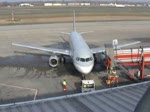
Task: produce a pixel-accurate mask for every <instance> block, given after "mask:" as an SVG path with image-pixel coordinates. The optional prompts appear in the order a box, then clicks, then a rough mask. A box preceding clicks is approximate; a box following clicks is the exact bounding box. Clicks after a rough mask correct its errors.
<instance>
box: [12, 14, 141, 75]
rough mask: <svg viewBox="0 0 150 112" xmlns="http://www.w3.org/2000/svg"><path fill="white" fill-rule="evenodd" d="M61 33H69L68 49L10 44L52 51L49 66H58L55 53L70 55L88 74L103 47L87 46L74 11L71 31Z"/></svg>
mask: <svg viewBox="0 0 150 112" xmlns="http://www.w3.org/2000/svg"><path fill="white" fill-rule="evenodd" d="M62 33H64V34H67V35H70V40H69V44H70V50H67V49H58V48H47V47H39V46H31V45H23V44H17V43H12V45H15V46H20V47H25V48H30V49H36V50H41V51H46V52H51V53H53V55H51V56H50V58H49V65H50V66H51V67H56V66H58V63H59V60H61V59H59V57H58V56H57V55H56V54H61V55H68V56H70V57H71V59H72V61H73V65H74V66H75V68H76V69H77V70H78V71H79V72H80V73H81V74H83V75H85V74H89V73H90V72H91V71H92V69H93V66H94V59H95V57H94V54H96V53H100V52H104V51H105V48H104V47H98V48H91V49H90V48H89V46H88V45H87V43H86V42H85V40H84V39H83V37H82V34H85V33H88V32H81V33H78V32H77V31H76V27H75V13H74V16H73V31H72V32H71V33H65V32H62ZM138 43H140V41H137V42H133V43H128V44H123V45H118V46H117V48H118V49H119V48H121V47H125V46H129V45H134V44H138Z"/></svg>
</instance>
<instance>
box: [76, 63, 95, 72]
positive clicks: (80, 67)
mask: <svg viewBox="0 0 150 112" xmlns="http://www.w3.org/2000/svg"><path fill="white" fill-rule="evenodd" d="M93 66H94V65H93V64H92V65H90V66H86V67H83V66H79V65H77V66H76V68H77V70H78V71H79V72H81V73H82V74H89V73H90V72H91V71H92V69H93Z"/></svg>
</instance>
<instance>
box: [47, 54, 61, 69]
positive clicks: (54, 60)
mask: <svg viewBox="0 0 150 112" xmlns="http://www.w3.org/2000/svg"><path fill="white" fill-rule="evenodd" d="M58 64H59V58H58V56H56V55H53V56H50V58H49V65H50V66H51V67H57V66H58Z"/></svg>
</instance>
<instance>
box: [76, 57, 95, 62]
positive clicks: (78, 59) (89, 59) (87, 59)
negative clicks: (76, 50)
mask: <svg viewBox="0 0 150 112" xmlns="http://www.w3.org/2000/svg"><path fill="white" fill-rule="evenodd" d="M76 60H77V61H81V62H89V61H92V60H93V58H92V57H89V58H79V57H77V58H76Z"/></svg>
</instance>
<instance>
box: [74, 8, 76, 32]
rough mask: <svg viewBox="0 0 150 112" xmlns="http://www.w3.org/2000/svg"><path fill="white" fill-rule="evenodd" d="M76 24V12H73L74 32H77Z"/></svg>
mask: <svg viewBox="0 0 150 112" xmlns="http://www.w3.org/2000/svg"><path fill="white" fill-rule="evenodd" d="M75 23H76V20H75V10H73V31H76V26H75Z"/></svg>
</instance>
